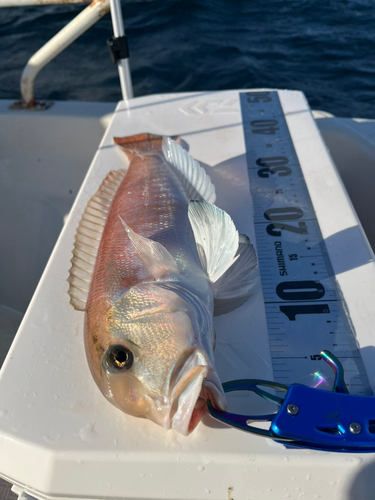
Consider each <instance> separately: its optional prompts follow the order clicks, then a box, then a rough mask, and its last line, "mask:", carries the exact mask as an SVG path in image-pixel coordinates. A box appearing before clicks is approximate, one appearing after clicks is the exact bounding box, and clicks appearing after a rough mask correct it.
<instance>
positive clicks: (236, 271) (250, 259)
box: [213, 234, 259, 316]
mask: <svg viewBox="0 0 375 500" xmlns="http://www.w3.org/2000/svg"><path fill="white" fill-rule="evenodd" d="M237 253H238V254H239V257H238V259H237V260H236V262H235V263H234V264H233V265H232V266H231V267H230V268H229V269H228V271H227V272H226V273H224V274H223V276H221V278H219V279H218V280H217V281H216V283H214V285H213V289H214V305H215V309H214V315H215V316H220V315H221V314H226V313H228V312H230V311H233V310H234V309H237V307H240V306H241V305H242V304H243V303H244V302H246V301H247V299H248V298H249V297H250V296H251V295H252V293H253V291H254V288H255V285H256V284H257V282H258V278H259V276H258V259H257V255H256V253H255V250H254V247H253V245H252V244H251V242H250V239H249V237H248V236H246V234H240V236H239V244H238V251H237Z"/></svg>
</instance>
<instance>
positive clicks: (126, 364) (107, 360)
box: [104, 345, 134, 372]
mask: <svg viewBox="0 0 375 500" xmlns="http://www.w3.org/2000/svg"><path fill="white" fill-rule="evenodd" d="M133 361H134V356H133V353H132V352H131V351H129V349H127V348H126V347H124V346H123V345H113V346H112V347H110V348H109V349H108V351H107V352H106V354H105V357H104V364H105V367H106V368H107V370H109V371H112V372H113V371H116V372H118V371H121V370H128V369H129V368H130V367H131V366H132V364H133Z"/></svg>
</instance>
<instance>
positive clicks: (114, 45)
mask: <svg viewBox="0 0 375 500" xmlns="http://www.w3.org/2000/svg"><path fill="white" fill-rule="evenodd" d="M107 45H108V47H109V54H110V56H111V61H112V63H113V64H117V63H118V61H119V60H120V59H127V58H128V57H129V46H128V37H127V36H126V35H122V36H119V37H117V38H116V37H114V36H112V37H111V38H108V40H107Z"/></svg>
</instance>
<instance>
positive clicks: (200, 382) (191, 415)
mask: <svg viewBox="0 0 375 500" xmlns="http://www.w3.org/2000/svg"><path fill="white" fill-rule="evenodd" d="M180 366H181V365H180ZM208 400H210V401H211V403H212V405H213V406H214V407H215V408H216V409H218V410H222V411H225V410H226V398H225V394H224V391H223V388H222V385H221V382H220V380H219V377H218V375H217V373H216V371H215V369H214V368H213V366H212V364H211V363H209V362H208V361H207V359H206V356H204V355H203V354H202V353H199V352H197V351H195V352H193V353H192V354H190V355H188V356H187V358H185V362H184V363H183V366H182V369H181V370H179V374H178V376H177V378H176V380H175V383H174V387H173V389H172V391H171V399H170V401H171V409H170V415H169V422H170V428H171V429H174V430H175V431H177V432H178V433H180V434H183V435H184V436H187V435H189V434H190V433H191V432H192V431H193V430H194V429H195V427H196V426H197V425H198V423H199V422H200V421H201V420H202V418H203V416H204V415H205V414H206V413H207V412H208V410H207V401H208Z"/></svg>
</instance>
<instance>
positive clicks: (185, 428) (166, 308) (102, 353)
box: [88, 284, 225, 435]
mask: <svg viewBox="0 0 375 500" xmlns="http://www.w3.org/2000/svg"><path fill="white" fill-rule="evenodd" d="M190 307H191V306H189V305H188V304H187V303H186V302H185V301H184V300H183V299H181V297H180V296H179V295H177V294H176V293H175V292H173V291H170V290H165V289H163V288H160V287H158V286H156V285H153V284H144V285H140V286H137V287H132V288H130V289H129V290H128V291H126V292H125V293H124V294H123V295H122V296H121V297H119V299H118V300H116V302H115V303H114V304H113V305H112V307H111V308H110V309H109V310H108V313H107V326H108V335H106V336H105V338H104V336H103V338H104V340H102V345H101V348H100V349H91V350H90V349H89V350H88V355H89V357H90V355H91V359H89V364H90V365H93V364H97V363H99V365H100V370H92V372H93V375H94V378H95V373H96V375H97V377H96V378H97V380H96V382H97V384H98V386H99V388H100V389H101V391H102V393H103V394H104V395H105V397H106V398H107V399H108V400H109V401H110V402H111V403H112V404H114V405H115V406H116V407H117V408H119V409H120V410H122V411H124V412H125V413H128V414H130V415H134V416H137V417H145V418H148V419H150V420H152V421H153V422H155V423H157V424H159V425H161V426H162V427H164V428H166V429H171V428H172V429H174V430H176V431H177V432H179V433H181V434H184V435H188V434H189V433H190V432H191V431H192V430H193V429H194V428H195V426H196V425H197V424H198V423H199V421H200V420H201V418H202V416H203V415H204V414H205V413H206V402H207V400H208V399H210V400H211V402H212V404H213V405H214V406H215V407H216V408H218V409H222V410H225V396H224V393H223V390H222V386H221V383H220V380H219V378H218V376H217V373H216V371H215V368H214V365H213V360H212V354H210V353H209V352H208V351H207V349H206V348H204V346H203V345H202V343H201V342H200V340H199V335H198V334H197V332H195V331H194V328H193V326H192V325H193V324H194V321H192V320H191V317H192V316H191V315H192V314H193V313H194V311H192V310H190ZM90 352H91V354H90Z"/></svg>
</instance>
